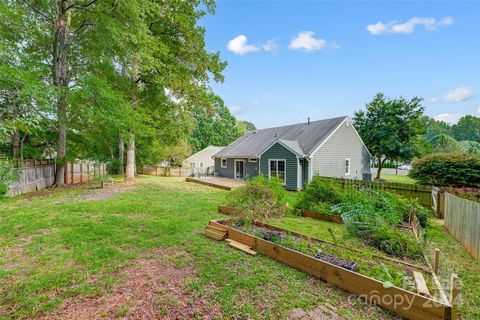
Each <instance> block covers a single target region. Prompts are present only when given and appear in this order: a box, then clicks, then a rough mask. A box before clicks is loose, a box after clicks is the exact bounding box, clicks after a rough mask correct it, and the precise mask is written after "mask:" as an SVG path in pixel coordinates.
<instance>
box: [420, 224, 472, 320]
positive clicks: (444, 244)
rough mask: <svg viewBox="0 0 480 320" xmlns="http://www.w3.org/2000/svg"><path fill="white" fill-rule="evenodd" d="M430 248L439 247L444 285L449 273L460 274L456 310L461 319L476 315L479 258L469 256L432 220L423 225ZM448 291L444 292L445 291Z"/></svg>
mask: <svg viewBox="0 0 480 320" xmlns="http://www.w3.org/2000/svg"><path fill="white" fill-rule="evenodd" d="M426 230H427V239H428V240H429V241H430V242H431V244H430V250H431V252H432V254H431V255H433V249H434V248H438V249H440V251H441V253H440V266H439V276H440V280H441V282H442V284H443V285H444V287H449V284H450V282H449V281H450V280H449V279H450V274H452V273H457V275H458V276H459V278H460V293H461V300H460V306H459V313H460V315H461V316H462V319H480V289H479V287H478V285H479V284H480V260H476V259H475V258H473V257H472V256H471V255H470V254H469V253H468V252H467V251H466V250H465V249H464V248H463V246H462V245H461V244H460V243H459V242H458V241H457V240H456V239H455V238H454V237H453V236H451V235H450V234H449V233H447V232H446V231H444V230H443V226H442V225H441V224H440V223H439V222H436V221H434V222H433V223H432V225H431V227H430V228H427V229H426ZM447 294H448V292H447Z"/></svg>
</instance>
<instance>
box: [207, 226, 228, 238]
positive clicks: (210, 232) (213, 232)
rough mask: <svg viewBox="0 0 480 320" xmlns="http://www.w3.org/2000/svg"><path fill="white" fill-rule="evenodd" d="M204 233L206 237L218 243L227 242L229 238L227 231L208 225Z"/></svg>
mask: <svg viewBox="0 0 480 320" xmlns="http://www.w3.org/2000/svg"><path fill="white" fill-rule="evenodd" d="M204 233H205V235H206V236H208V237H210V238H212V239H215V240H218V241H222V240H225V238H226V237H227V230H220V229H219V228H216V227H215V228H214V227H213V226H211V225H207V226H206V227H205V231H204Z"/></svg>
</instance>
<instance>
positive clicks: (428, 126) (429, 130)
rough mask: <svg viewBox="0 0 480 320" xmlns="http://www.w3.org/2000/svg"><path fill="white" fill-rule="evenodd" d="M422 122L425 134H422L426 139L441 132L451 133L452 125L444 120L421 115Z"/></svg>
mask: <svg viewBox="0 0 480 320" xmlns="http://www.w3.org/2000/svg"><path fill="white" fill-rule="evenodd" d="M422 122H423V123H424V124H425V134H424V135H423V138H424V139H425V140H426V141H428V140H430V139H432V138H433V137H435V136H438V135H441V134H445V135H449V136H451V135H452V132H451V131H452V126H451V125H450V124H448V123H446V122H444V121H438V120H435V119H433V118H430V117H427V116H425V117H422Z"/></svg>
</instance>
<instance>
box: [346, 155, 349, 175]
mask: <svg viewBox="0 0 480 320" xmlns="http://www.w3.org/2000/svg"><path fill="white" fill-rule="evenodd" d="M345 175H346V176H349V175H350V158H346V159H345Z"/></svg>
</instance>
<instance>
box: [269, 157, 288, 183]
mask: <svg viewBox="0 0 480 320" xmlns="http://www.w3.org/2000/svg"><path fill="white" fill-rule="evenodd" d="M268 176H269V177H270V178H271V177H277V178H279V179H280V181H282V182H283V184H285V183H286V179H285V178H286V175H285V160H270V166H269V170H268Z"/></svg>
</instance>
